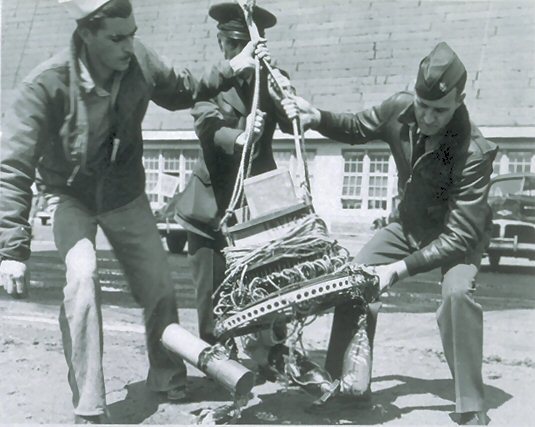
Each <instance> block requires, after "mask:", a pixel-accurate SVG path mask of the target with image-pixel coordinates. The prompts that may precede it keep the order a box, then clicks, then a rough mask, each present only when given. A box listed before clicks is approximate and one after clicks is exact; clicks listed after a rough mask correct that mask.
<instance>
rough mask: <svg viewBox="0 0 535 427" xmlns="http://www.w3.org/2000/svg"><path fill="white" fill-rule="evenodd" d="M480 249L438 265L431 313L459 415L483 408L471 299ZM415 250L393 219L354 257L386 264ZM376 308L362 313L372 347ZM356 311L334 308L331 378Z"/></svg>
mask: <svg viewBox="0 0 535 427" xmlns="http://www.w3.org/2000/svg"><path fill="white" fill-rule="evenodd" d="M482 243H484V242H482ZM481 246H482V247H483V244H482V245H481ZM482 247H481V248H480V249H478V250H475V251H473V252H471V253H467V254H465V255H464V257H463V259H460V260H457V262H455V263H450V264H449V265H444V266H443V267H442V301H441V304H440V306H439V308H438V310H437V313H436V317H437V322H438V326H439V330H440V337H441V339H442V346H443V348H444V355H445V357H446V360H447V363H448V366H449V369H450V371H451V374H452V376H453V380H454V384H455V405H456V411H457V412H459V413H461V412H471V411H481V410H483V409H484V395H483V378H482V373H481V370H482V362H483V310H482V308H481V305H479V304H478V303H476V302H475V301H474V298H473V294H474V291H475V278H476V275H477V272H478V270H479V266H480V263H481V258H482V252H483V249H482ZM414 250H415V248H412V247H411V245H410V243H409V241H408V239H407V238H406V236H405V234H404V232H403V228H402V226H401V225H400V224H398V223H392V224H389V225H388V226H387V227H385V228H383V229H381V230H379V231H378V232H377V233H376V234H375V235H374V237H373V238H372V239H371V240H370V241H369V242H368V243H367V244H366V245H365V246H364V247H363V248H362V249H361V250H360V252H359V253H358V255H357V256H356V257H355V262H356V263H357V264H365V265H382V264H389V263H392V262H395V261H399V260H401V259H403V258H405V257H406V256H407V255H409V254H410V253H411V252H413V251H414ZM394 286H395V285H394ZM380 306H381V304H380V303H374V304H370V307H369V310H368V313H367V316H368V331H367V332H368V337H369V339H370V344H371V345H372V346H373V341H374V336H375V327H376V324H377V316H378V312H379V309H380ZM359 314H360V313H358V310H357V309H355V308H353V306H352V304H351V303H345V304H341V305H339V306H337V307H336V308H335V313H334V319H333V326H332V330H331V338H330V342H329V348H328V352H327V360H326V368H327V370H328V371H329V373H330V374H331V375H332V376H333V377H336V378H339V377H340V375H341V372H342V363H343V356H344V352H345V349H346V348H347V345H348V344H349V341H350V340H351V338H352V337H353V334H354V332H355V331H353V330H352V329H351V328H349V327H348V325H351V324H352V323H354V319H355V317H356V316H358V315H359Z"/></svg>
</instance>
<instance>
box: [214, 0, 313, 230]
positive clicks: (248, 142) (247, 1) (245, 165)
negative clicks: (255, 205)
mask: <svg viewBox="0 0 535 427" xmlns="http://www.w3.org/2000/svg"><path fill="white" fill-rule="evenodd" d="M237 3H238V4H239V6H240V7H241V8H242V10H243V13H244V17H245V22H246V23H247V28H248V29H249V35H250V37H251V40H252V41H253V42H258V41H259V40H260V34H259V32H258V28H257V26H256V24H255V22H254V21H253V8H254V6H255V1H254V0H237ZM262 66H263V67H264V68H265V69H266V70H267V72H268V73H269V75H270V76H271V77H272V79H273V80H272V81H273V82H274V84H275V87H276V89H277V91H278V92H279V94H280V95H281V96H282V97H283V98H288V90H287V88H285V87H284V85H283V83H282V82H280V78H279V77H278V75H277V73H275V71H274V69H273V67H272V66H271V64H270V63H269V62H268V61H266V60H265V59H263V60H262ZM259 105H260V60H259V59H258V58H255V84H254V93H253V102H252V105H251V120H250V121H249V122H248V123H247V126H246V129H245V135H246V137H245V143H244V146H243V151H242V155H241V159H240V166H239V169H238V174H237V177H236V181H235V183H234V188H233V191H232V196H231V199H230V202H229V205H228V208H227V210H226V212H225V215H224V216H223V218H222V219H221V221H220V223H219V228H220V229H221V228H223V227H225V225H226V224H227V222H228V220H229V218H230V217H231V216H232V215H233V214H234V212H235V209H236V207H237V206H243V204H244V203H243V202H244V201H243V196H244V194H243V183H244V180H245V179H246V178H248V177H249V176H250V173H251V167H252V161H253V155H254V145H255V142H256V141H254V138H253V137H254V131H253V129H254V123H255V120H256V115H257V112H258V106H259ZM292 130H293V137H294V145H295V155H296V159H297V164H298V169H299V168H302V169H303V174H304V180H303V181H302V182H301V183H300V184H299V187H301V188H302V189H303V191H304V195H305V200H307V201H310V200H311V191H310V177H309V173H308V166H307V164H306V159H305V156H306V152H305V145H304V144H305V137H304V131H303V129H302V128H301V125H300V122H299V119H298V118H295V119H293V120H292Z"/></svg>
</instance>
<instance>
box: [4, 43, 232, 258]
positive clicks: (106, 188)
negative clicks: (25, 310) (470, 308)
mask: <svg viewBox="0 0 535 427" xmlns="http://www.w3.org/2000/svg"><path fill="white" fill-rule="evenodd" d="M81 47H82V42H81V40H80V39H79V37H78V36H77V35H76V33H75V34H74V35H73V38H72V41H71V46H70V48H69V49H66V50H64V51H63V52H60V53H59V54H58V55H56V56H54V57H52V58H51V59H49V60H47V61H46V62H44V63H43V64H41V65H40V66H38V67H37V68H36V69H34V70H33V71H32V72H31V73H30V74H29V75H28V76H27V77H26V78H25V79H24V81H23V82H22V84H21V86H20V88H19V91H18V94H17V97H16V99H15V100H14V103H13V105H12V106H11V108H10V109H9V110H8V111H7V114H6V117H5V119H4V121H3V133H2V150H1V153H0V156H1V157H0V261H1V259H14V260H21V261H22V260H25V259H27V258H28V257H29V255H30V235H31V233H30V227H29V224H28V214H29V210H30V203H31V197H32V191H31V185H32V182H33V181H34V179H35V172H36V169H37V171H38V173H39V175H40V176H41V178H42V182H43V185H44V188H45V191H46V192H53V193H63V194H69V195H71V196H73V197H76V198H77V199H78V200H80V201H81V202H83V203H84V205H85V206H86V207H87V208H88V209H89V210H90V211H92V212H94V213H95V214H99V213H103V212H106V211H110V210H113V209H116V208H119V207H121V206H124V205H125V204H127V203H129V202H130V201H132V200H134V199H135V198H136V197H138V196H139V195H140V194H142V193H143V191H144V187H145V171H144V168H143V164H142V155H143V141H142V134H141V123H142V120H143V117H144V115H145V112H146V110H147V106H148V103H149V101H154V102H155V103H156V104H158V105H160V106H162V107H164V108H166V109H169V110H178V109H184V108H189V107H191V106H193V104H194V103H195V102H196V101H198V100H202V99H210V98H211V97H213V96H215V95H216V94H217V93H218V92H219V91H220V90H226V89H228V88H229V87H230V86H231V85H232V80H233V77H234V73H233V70H232V68H231V67H230V65H229V63H228V61H221V62H220V63H218V64H217V65H214V66H213V67H212V68H211V69H208V70H207V71H206V72H205V74H203V76H202V77H201V78H200V79H199V80H197V79H196V78H194V77H193V76H192V74H191V73H190V72H189V71H188V70H187V69H185V70H183V71H181V72H179V73H176V72H175V71H174V70H173V69H172V68H171V67H170V66H169V65H167V64H166V63H164V61H163V60H162V59H161V58H160V57H159V56H158V55H157V54H156V53H155V52H153V51H152V50H151V49H149V48H147V47H146V46H144V45H143V44H142V43H141V42H140V41H139V40H137V39H136V40H135V42H134V56H133V58H132V59H131V61H130V64H129V67H128V69H127V70H126V71H125V72H124V74H123V76H122V80H121V85H120V88H119V92H118V94H117V98H116V102H115V105H114V108H113V113H112V116H113V117H112V118H111V120H112V122H113V124H114V125H113V128H112V131H111V132H110V137H109V141H107V143H105V144H103V145H102V146H101V147H100V149H99V152H98V155H97V156H94V157H93V158H91V159H88V158H87V152H88V150H87V148H88V147H87V145H88V135H89V132H90V130H91V126H92V125H93V126H94V124H92V123H88V122H87V110H86V107H85V104H84V89H83V88H81V87H80V69H79V62H78V58H79V55H80V49H81ZM114 146H115V151H116V153H115V154H114V155H112V151H114Z"/></svg>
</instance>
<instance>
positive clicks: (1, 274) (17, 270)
mask: <svg viewBox="0 0 535 427" xmlns="http://www.w3.org/2000/svg"><path fill="white" fill-rule="evenodd" d="M29 283H30V270H29V269H28V268H27V266H26V264H25V263H24V262H21V261H13V260H8V259H5V260H2V262H0V286H3V287H4V289H5V290H6V292H7V293H8V294H9V295H11V296H13V297H23V298H24V297H26V296H27V295H28V285H29Z"/></svg>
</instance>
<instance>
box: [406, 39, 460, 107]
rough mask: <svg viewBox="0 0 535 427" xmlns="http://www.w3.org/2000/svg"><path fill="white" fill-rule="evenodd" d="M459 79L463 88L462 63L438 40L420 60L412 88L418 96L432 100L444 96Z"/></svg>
mask: <svg viewBox="0 0 535 427" xmlns="http://www.w3.org/2000/svg"><path fill="white" fill-rule="evenodd" d="M461 80H463V83H462V87H463V88H464V84H465V83H466V69H465V68H464V65H463V63H462V62H461V60H460V59H459V57H458V56H457V54H456V53H455V52H454V51H453V49H452V48H451V47H449V46H448V44H447V43H446V42H440V43H439V44H437V45H436V46H435V47H434V49H433V50H432V51H431V53H430V54H429V55H427V56H426V57H425V58H424V59H422V62H420V68H419V69H418V77H417V78H416V85H415V87H414V89H415V90H416V93H417V94H418V96H419V97H421V98H423V99H428V100H430V101H432V100H436V99H440V98H442V97H443V96H445V95H446V94H447V93H448V92H449V91H451V90H452V89H453V88H454V87H455V86H456V85H457V84H458V83H459V82H460V81H461Z"/></svg>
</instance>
